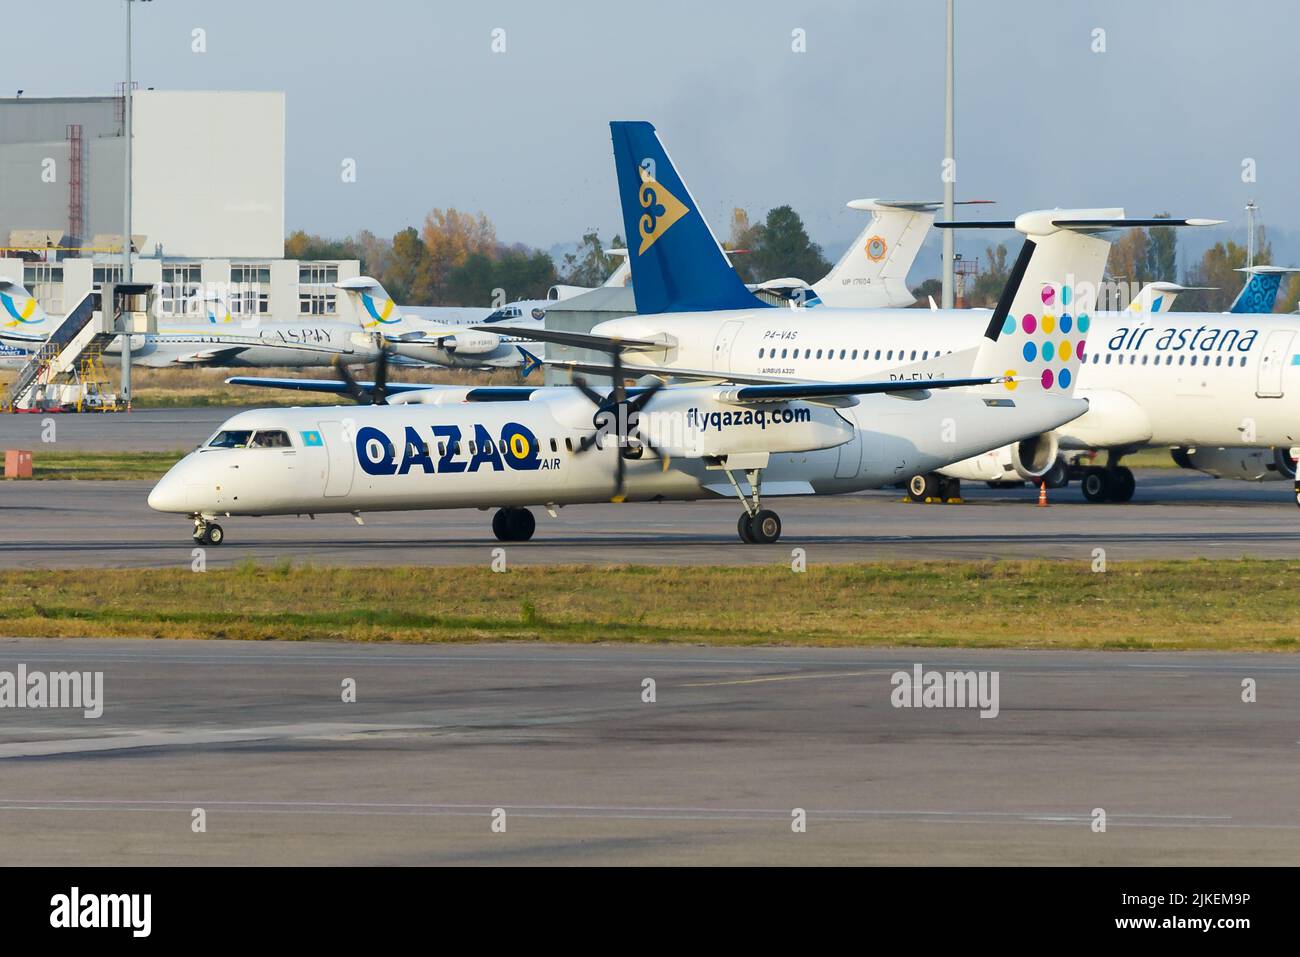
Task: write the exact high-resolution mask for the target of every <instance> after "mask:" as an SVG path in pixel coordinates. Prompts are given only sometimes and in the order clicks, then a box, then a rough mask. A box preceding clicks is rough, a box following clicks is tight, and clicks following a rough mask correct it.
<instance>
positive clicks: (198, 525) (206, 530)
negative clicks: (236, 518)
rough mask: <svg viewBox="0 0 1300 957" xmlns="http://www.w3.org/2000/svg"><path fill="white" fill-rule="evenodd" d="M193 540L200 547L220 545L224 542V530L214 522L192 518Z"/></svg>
mask: <svg viewBox="0 0 1300 957" xmlns="http://www.w3.org/2000/svg"><path fill="white" fill-rule="evenodd" d="M194 540H195V541H196V542H198V543H199V544H200V545H220V544H221V543H222V542H224V541H225V540H226V532H225V530H224V529H223V528H222V527H221V526H220V525H218V524H217V523H216V522H209V521H206V520H205V519H204V518H203V516H201V515H196V516H194Z"/></svg>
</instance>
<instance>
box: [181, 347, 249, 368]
mask: <svg viewBox="0 0 1300 957" xmlns="http://www.w3.org/2000/svg"><path fill="white" fill-rule="evenodd" d="M247 350H248V346H222V347H221V348H218V349H203V350H201V351H199V352H191V353H188V354H186V355H183V356H177V357H176V358H175V359H174V360H173V361H174V362H179V363H181V364H182V365H191V366H201V365H204V364H205V363H208V362H224V361H225V360H226V359H233V358H234V357H235V356H237V355H239V354H240V353H241V352H245V351H247Z"/></svg>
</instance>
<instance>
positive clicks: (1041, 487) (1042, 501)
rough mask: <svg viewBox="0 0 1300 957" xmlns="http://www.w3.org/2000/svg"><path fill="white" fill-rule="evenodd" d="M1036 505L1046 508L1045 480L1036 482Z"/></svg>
mask: <svg viewBox="0 0 1300 957" xmlns="http://www.w3.org/2000/svg"><path fill="white" fill-rule="evenodd" d="M1038 507H1039V508H1047V482H1046V481H1045V480H1044V481H1042V482H1039V483H1038Z"/></svg>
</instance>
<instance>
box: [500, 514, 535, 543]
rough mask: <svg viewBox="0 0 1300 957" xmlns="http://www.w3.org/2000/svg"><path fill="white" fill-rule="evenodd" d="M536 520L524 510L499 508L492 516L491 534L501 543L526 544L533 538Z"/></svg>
mask: <svg viewBox="0 0 1300 957" xmlns="http://www.w3.org/2000/svg"><path fill="white" fill-rule="evenodd" d="M536 528H537V519H535V518H534V517H533V513H532V512H530V511H528V509H526V508H509V507H507V508H499V509H497V513H496V514H495V515H493V516H492V534H493V535H495V536H496V537H497V540H498V541H502V542H526V541H528V540H529V539H530V538H532V537H533V532H534V531H535V530H536Z"/></svg>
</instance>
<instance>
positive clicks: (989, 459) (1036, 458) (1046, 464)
mask: <svg viewBox="0 0 1300 957" xmlns="http://www.w3.org/2000/svg"><path fill="white" fill-rule="evenodd" d="M1058 450H1059V446H1058V445H1057V441H1056V433H1055V432H1049V433H1047V434H1046V435H1035V436H1034V437H1033V438H1028V439H1022V440H1021V441H1019V442H1016V443H1015V444H1013V445H1004V446H1002V448H1000V449H994V450H993V451H991V452H985V453H984V454H982V455H975V456H972V457H971V458H968V459H963V460H962V461H960V462H954V463H953V464H952V465H948V466H945V467H944V468H942V469H940V470H939V471H940V472H941V473H942V474H943V475H946V476H948V477H949V478H955V479H967V480H969V481H972V482H1015V481H1021V482H1032V481H1036V480H1037V479H1040V478H1042V477H1043V476H1044V475H1046V474H1047V473H1048V472H1050V471H1051V469H1052V466H1053V465H1054V464H1056V456H1057V452H1058Z"/></svg>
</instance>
